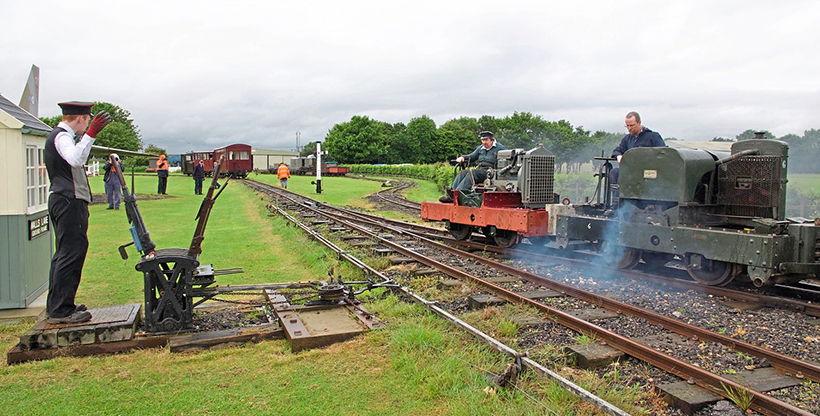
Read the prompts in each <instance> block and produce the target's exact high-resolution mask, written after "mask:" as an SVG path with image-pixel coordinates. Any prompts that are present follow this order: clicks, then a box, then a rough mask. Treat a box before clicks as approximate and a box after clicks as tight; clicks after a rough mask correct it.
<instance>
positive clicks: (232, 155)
mask: <svg viewBox="0 0 820 416" xmlns="http://www.w3.org/2000/svg"><path fill="white" fill-rule="evenodd" d="M248 159H250V155H249V153H248V152H247V151H239V152H236V151H233V150H232V151H230V152H228V160H248Z"/></svg>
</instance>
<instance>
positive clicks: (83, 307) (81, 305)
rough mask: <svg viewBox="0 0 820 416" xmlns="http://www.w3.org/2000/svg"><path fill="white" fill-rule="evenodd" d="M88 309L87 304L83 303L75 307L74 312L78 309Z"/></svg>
mask: <svg viewBox="0 0 820 416" xmlns="http://www.w3.org/2000/svg"><path fill="white" fill-rule="evenodd" d="M87 310H88V308H86V307H85V305H83V304H82V303H81V304H79V305H77V306H75V307H74V312H77V311H81V312H82V311H87Z"/></svg>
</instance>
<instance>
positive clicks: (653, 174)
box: [643, 170, 658, 179]
mask: <svg viewBox="0 0 820 416" xmlns="http://www.w3.org/2000/svg"><path fill="white" fill-rule="evenodd" d="M643 178H644V179H658V171H657V170H645V171H643Z"/></svg>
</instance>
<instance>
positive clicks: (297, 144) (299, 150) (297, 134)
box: [296, 131, 302, 152]
mask: <svg viewBox="0 0 820 416" xmlns="http://www.w3.org/2000/svg"><path fill="white" fill-rule="evenodd" d="M301 135H302V132H300V131H297V132H296V151H297V152H301V151H302V149H300V148H299V136H301Z"/></svg>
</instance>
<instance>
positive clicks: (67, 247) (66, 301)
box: [46, 194, 88, 318]
mask: <svg viewBox="0 0 820 416" xmlns="http://www.w3.org/2000/svg"><path fill="white" fill-rule="evenodd" d="M48 214H49V216H51V225H52V226H53V227H54V234H55V236H56V240H57V241H56V250H55V252H54V257H52V259H51V270H50V271H49V273H48V299H47V301H46V313H48V316H49V317H50V318H62V317H64V316H68V315H71V314H72V313H73V312H74V308H75V305H74V296H75V295H76V294H77V288H78V287H80V277H81V276H82V273H83V264H84V263H85V255H86V253H87V252H88V202H86V201H83V200H82V199H75V198H67V197H65V196H62V195H57V194H51V195H49V197H48Z"/></svg>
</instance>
